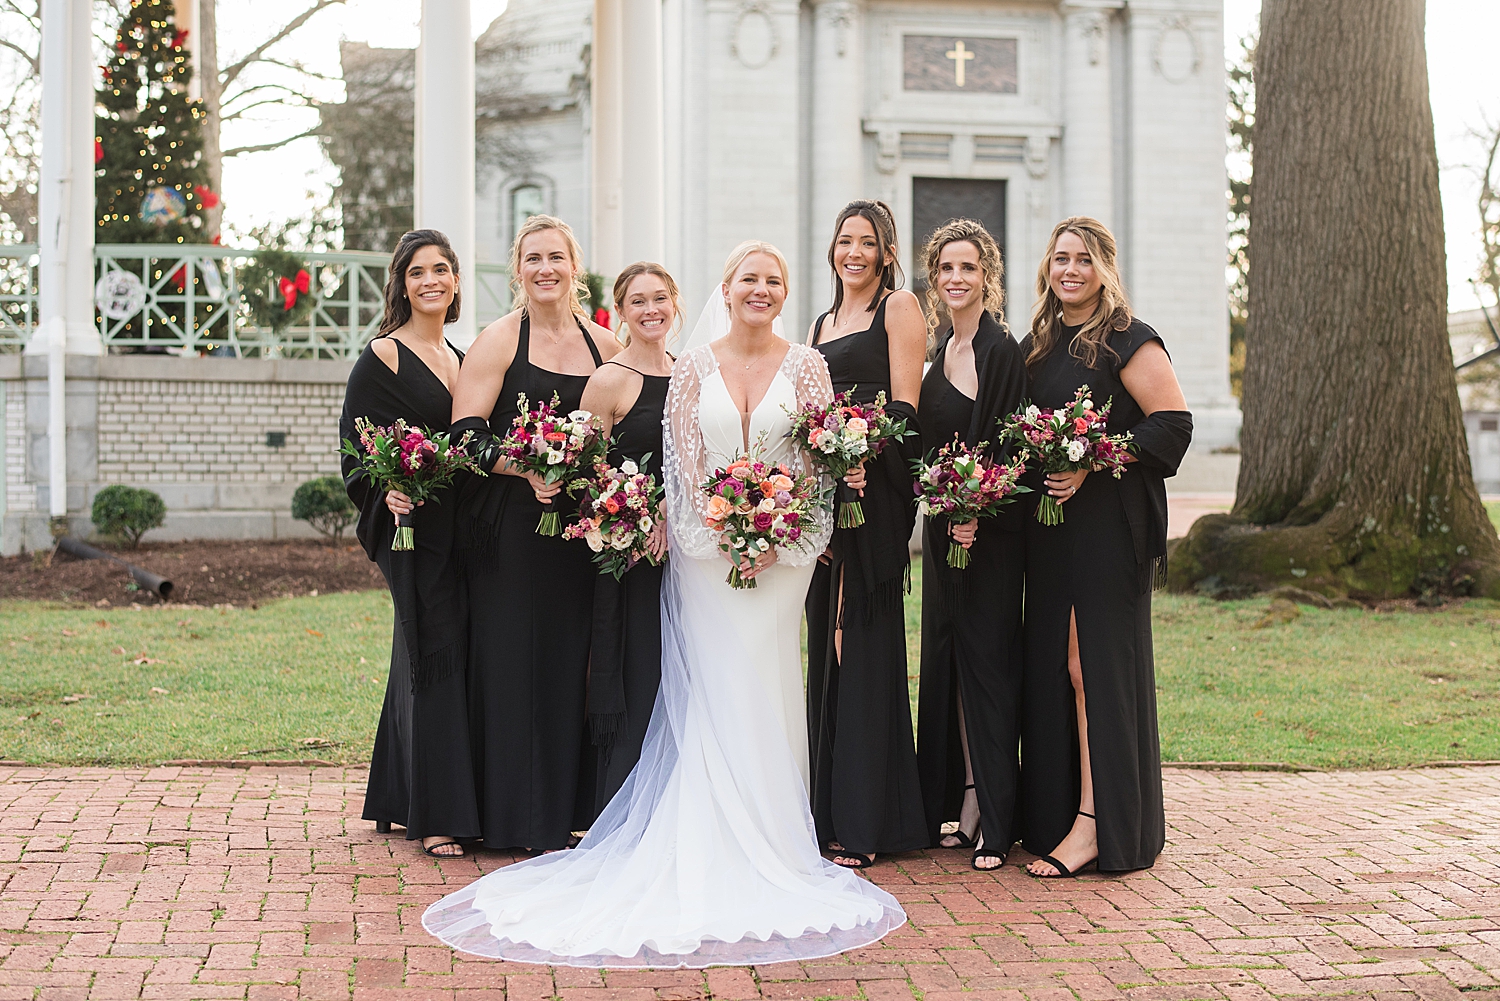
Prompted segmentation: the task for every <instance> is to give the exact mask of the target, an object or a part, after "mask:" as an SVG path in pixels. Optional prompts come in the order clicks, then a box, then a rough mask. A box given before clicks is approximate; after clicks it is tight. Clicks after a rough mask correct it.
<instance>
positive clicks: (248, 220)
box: [219, 0, 1500, 310]
mask: <svg viewBox="0 0 1500 1001" xmlns="http://www.w3.org/2000/svg"><path fill="white" fill-rule="evenodd" d="M303 6H304V4H303V0H256V2H255V3H253V4H250V3H244V4H220V6H219V11H220V13H219V17H220V25H221V27H220V51H221V55H222V57H224V58H225V59H226V61H227V60H228V59H230V58H233V56H234V55H235V54H236V51H237V46H236V44H235V43H236V41H237V40H238V41H240V42H242V43H243V45H242V46H239V47H246V48H248V47H249V46H251V45H254V44H255V43H256V42H258V41H259V40H260V39H261V38H263V37H264V35H263V31H264V27H263V26H264V25H267V24H275V23H284V21H285V18H281V17H280V15H281V13H282V12H283V11H285V12H286V16H287V17H288V18H289V17H290V16H292V14H294V13H295V12H296V11H298V10H300V9H302V8H303ZM420 7H421V5H420V4H419V3H418V2H417V0H349V2H348V3H347V4H344V5H343V6H341V7H332V8H329V9H328V10H326V11H325V12H323V13H322V14H320V15H318V17H317V18H316V19H314V20H313V21H311V22H309V24H308V25H307V26H306V27H305V28H304V29H303V30H302V32H300V33H299V34H298V36H297V37H296V39H295V40H294V41H292V42H289V43H287V44H286V45H285V46H284V47H283V48H282V50H281V51H279V52H278V53H277V54H278V55H280V56H281V58H283V59H300V60H302V61H304V62H305V63H307V64H308V65H309V66H311V67H313V68H315V69H319V70H321V71H322V72H324V73H327V74H328V75H331V76H336V75H337V74H338V42H339V39H340V38H346V39H350V40H352V41H363V42H368V43H369V44H371V45H375V46H381V47H390V48H396V47H412V46H415V45H416V44H417V38H418V24H417V16H418V12H419V11H420ZM471 9H472V11H473V24H474V34H475V35H476V36H477V35H478V34H479V33H480V32H481V31H483V30H484V28H485V27H487V26H488V25H489V23H490V22H491V21H492V20H494V18H495V17H497V16H499V14H500V12H501V11H502V10H504V9H505V0H471ZM1259 12H1260V0H1224V36H1225V51H1226V52H1227V53H1231V54H1232V53H1234V52H1236V51H1237V50H1238V39H1239V38H1240V36H1242V35H1243V34H1244V33H1245V32H1246V31H1248V30H1249V29H1250V28H1251V27H1252V26H1253V25H1254V23H1255V20H1256V18H1257V17H1258V15H1259ZM1496 39H1500V2H1497V0H1427V56H1428V74H1429V78H1430V84H1431V92H1432V110H1433V121H1434V126H1435V130H1436V134H1437V149H1438V162H1439V165H1440V167H1441V169H1442V190H1443V215H1444V226H1445V228H1446V231H1447V238H1448V285H1449V292H1448V296H1449V298H1448V303H1449V308H1450V309H1452V310H1467V309H1473V308H1474V307H1475V306H1476V305H1478V303H1477V301H1476V300H1475V298H1474V292H1473V289H1472V288H1471V286H1470V285H1469V281H1468V280H1469V278H1470V277H1472V276H1473V275H1474V273H1475V270H1476V268H1477V267H1478V264H1479V257H1480V242H1479V215H1478V209H1477V207H1476V205H1475V202H1476V200H1477V198H1478V195H1479V181H1478V176H1477V168H1478V166H1479V163H1480V158H1481V156H1482V155H1483V149H1482V147H1481V146H1480V144H1479V143H1478V142H1477V141H1476V140H1475V139H1474V138H1473V136H1472V135H1471V134H1470V130H1472V129H1475V128H1479V127H1481V126H1482V125H1483V124H1484V122H1485V121H1486V120H1488V121H1491V122H1500V83H1497V78H1496V77H1495V75H1494V74H1493V73H1492V72H1490V71H1487V70H1486V69H1485V67H1486V66H1492V65H1493V63H1494V54H1495V40H1496ZM341 90H342V88H341V87H339V86H338V85H337V84H332V83H331V84H328V85H326V86H325V88H324V92H323V93H322V94H320V96H322V97H324V98H327V99H332V100H338V99H340V98H341V96H342V93H341ZM303 114H304V115H306V116H308V119H309V121H308V124H311V116H312V114H313V113H312V112H304V113H303ZM278 117H279V118H280V120H279V121H275V122H247V123H242V124H231V125H229V126H227V127H226V129H225V133H226V134H225V137H224V140H225V142H224V144H225V146H226V147H227V146H234V145H239V144H241V143H247V144H248V143H251V142H263V141H265V140H266V138H267V137H268V136H270V135H273V134H278V133H279V134H286V132H285V131H283V130H287V127H288V123H287V122H286V115H285V113H284V112H282V113H281V114H280V115H279V116H278ZM302 127H306V126H305V125H304V126H302ZM300 130H301V129H300V128H293V129H290V130H288V131H292V132H293V133H295V132H296V131H300ZM224 174H225V180H224V187H225V192H224V194H225V218H226V222H227V223H228V225H229V226H230V228H231V230H232V231H239V232H243V231H245V230H246V229H248V228H249V227H250V226H253V225H256V224H258V223H262V222H266V221H269V220H273V219H280V218H285V217H287V216H289V215H293V214H295V213H297V212H298V210H299V207H300V206H302V205H303V204H305V198H306V194H307V192H309V191H312V192H314V194H315V197H319V198H327V197H328V195H329V191H330V185H331V183H332V182H333V180H334V179H335V177H334V172H333V170H332V168H331V167H330V166H329V165H328V163H327V161H326V159H325V158H324V157H323V155H322V153H321V152H320V151H319V149H318V147H317V144H316V143H315V141H314V140H311V139H307V140H303V141H301V142H298V143H295V144H293V145H291V146H289V147H286V148H284V149H282V150H278V151H275V152H271V153H261V154H255V155H252V156H244V157H239V158H238V159H237V160H232V161H230V162H229V163H227V164H226V165H225V170H224ZM1487 304H1488V302H1487Z"/></svg>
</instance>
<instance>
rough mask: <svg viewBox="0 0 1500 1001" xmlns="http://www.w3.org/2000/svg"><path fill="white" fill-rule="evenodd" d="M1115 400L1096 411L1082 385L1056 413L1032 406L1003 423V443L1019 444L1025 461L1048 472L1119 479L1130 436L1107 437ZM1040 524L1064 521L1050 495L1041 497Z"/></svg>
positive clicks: (1038, 512) (1105, 402)
mask: <svg viewBox="0 0 1500 1001" xmlns="http://www.w3.org/2000/svg"><path fill="white" fill-rule="evenodd" d="M1113 402H1114V398H1113V397H1111V398H1110V399H1108V400H1105V401H1104V406H1103V407H1102V408H1100V409H1098V410H1095V409H1094V401H1093V400H1092V399H1091V398H1090V397H1089V387H1088V385H1087V384H1085V385H1082V386H1079V387H1078V392H1076V393H1074V394H1073V402H1072V403H1069V404H1068V405H1067V406H1064V407H1058V408H1057V409H1056V410H1043V409H1041V408H1040V407H1036V406H1032V405H1028V406H1026V407H1023V408H1022V409H1021V410H1018V411H1016V412H1015V413H1013V414H1011V415H1010V416H1009V417H1007V418H1005V419H1004V420H1003V421H1002V422H1001V423H1002V425H1003V427H1004V430H1003V431H1002V432H1001V435H1002V437H1003V438H1004V439H1006V440H1008V441H1011V442H1014V443H1015V444H1016V445H1017V446H1019V451H1018V452H1017V453H1016V454H1017V456H1018V457H1019V458H1020V459H1021V460H1023V461H1030V460H1031V459H1033V458H1034V459H1036V460H1037V461H1038V462H1039V463H1040V464H1041V467H1042V472H1044V473H1071V472H1075V471H1077V470H1079V469H1087V470H1089V471H1091V472H1107V473H1109V474H1111V475H1112V476H1114V478H1115V479H1117V480H1118V479H1119V478H1120V474H1121V473H1123V472H1124V471H1125V461H1126V458H1127V457H1128V456H1129V455H1130V447H1131V446H1130V432H1129V431H1126V432H1125V433H1124V434H1117V435H1111V434H1109V433H1108V427H1109V408H1110V405H1111V404H1112V403H1113ZM1036 520H1037V521H1039V522H1041V523H1042V524H1044V525H1060V524H1062V523H1063V520H1064V519H1063V511H1062V507H1061V505H1059V504H1058V503H1057V501H1056V500H1055V499H1054V498H1053V497H1052V495H1051V494H1048V493H1043V494H1042V502H1041V503H1040V504H1038V505H1037V508H1036Z"/></svg>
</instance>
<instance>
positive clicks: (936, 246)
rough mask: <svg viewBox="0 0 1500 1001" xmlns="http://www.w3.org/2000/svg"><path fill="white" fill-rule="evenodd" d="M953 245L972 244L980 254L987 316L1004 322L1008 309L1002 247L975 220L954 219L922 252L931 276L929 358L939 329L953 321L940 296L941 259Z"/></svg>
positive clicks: (946, 223)
mask: <svg viewBox="0 0 1500 1001" xmlns="http://www.w3.org/2000/svg"><path fill="white" fill-rule="evenodd" d="M950 243H971V244H973V245H974V249H976V250H978V251H979V267H980V269H981V270H982V271H983V272H984V309H985V312H987V313H993V314H994V315H995V317H996V319H1000V318H1002V314H1003V311H1004V309H1005V259H1004V258H1003V257H1001V256H1000V245H999V244H998V243H996V242H995V238H994V237H993V236H991V235H990V231H989V230H987V229H985V228H984V224H983V223H979V222H975V221H974V220H973V219H951V220H949V221H948V222H945V223H943V225H941V226H939V227H938V228H937V229H936V230H934V231H933V234H932V236H930V237H929V238H928V240H927V246H925V247H923V248H922V264H923V268H924V270H926V272H927V292H926V293H925V298H926V300H927V302H926V307H927V308H926V309H925V311H924V312H926V314H927V352H928V354H931V353H932V349H933V348H934V347H935V346H936V343H937V329H938V327H940V326H942V323H943V320H944V319H948V320H950V321H951V319H952V318H951V317H950V316H949V315H948V307H947V304H945V303H944V302H943V299H942V296H941V294H939V292H938V259H939V258H940V257H942V256H943V248H944V247H946V246H948V244H950Z"/></svg>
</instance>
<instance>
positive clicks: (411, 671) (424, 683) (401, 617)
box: [339, 338, 480, 840]
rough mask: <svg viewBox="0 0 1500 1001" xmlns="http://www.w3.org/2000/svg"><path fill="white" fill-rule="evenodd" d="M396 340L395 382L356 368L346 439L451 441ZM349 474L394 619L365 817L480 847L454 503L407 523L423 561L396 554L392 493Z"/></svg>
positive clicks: (387, 374)
mask: <svg viewBox="0 0 1500 1001" xmlns="http://www.w3.org/2000/svg"><path fill="white" fill-rule="evenodd" d="M392 340H393V341H394V343H395V345H396V355H397V358H398V362H397V367H398V369H399V371H397V372H392V371H391V370H390V367H389V366H387V365H386V363H385V362H383V361H381V360H380V358H379V356H377V355H376V354H375V352H374V350H372V349H371V348H369V347H366V348H365V350H364V353H363V354H361V355H360V357H359V360H358V361H357V362H355V363H354V369H353V371H351V372H350V374H349V385H348V389H347V390H346V393H345V396H344V411H343V415H342V416H341V417H340V418H339V437H340V438H342V439H348V440H351V441H355V442H357V441H358V440H359V437H358V433H357V432H356V431H355V430H354V420H355V418H357V417H366V418H368V419H369V420H371V421H373V422H374V423H376V424H379V425H382V426H389V425H391V424H393V423H395V421H396V420H397V418H405V419H406V421H407V423H409V424H415V425H420V426H422V427H426V428H429V429H431V430H433V431H447V430H448V422H449V420H450V418H451V417H452V416H453V399H452V397H451V396H449V394H448V388H447V387H446V386H444V385H443V381H442V380H441V379H439V378H438V377H437V376H436V375H434V374H433V372H432V370H431V369H429V368H428V367H427V365H426V364H425V363H424V362H423V361H422V359H421V358H420V357H418V356H417V354H416V352H414V351H412V350H411V349H410V348H408V347H407V346H406V345H405V344H402V343H401V342H400V341H399V340H395V339H394V338H392ZM449 347H450V348H452V345H449ZM453 353H454V354H456V355H457V356H458V358H459V361H460V362H462V360H463V352H461V351H459V350H458V349H457V348H453ZM342 468H343V474H344V484H345V487H346V489H347V490H348V492H349V499H350V500H352V501H353V502H354V503H355V505H356V506H357V507H358V508H359V511H360V514H359V524H358V528H357V529H356V533H357V535H358V537H359V541H360V544H361V545H362V546H364V548H365V552H366V553H368V554H369V556H370V559H372V560H374V561H375V562H376V563H377V564H379V566H380V570H381V572H382V573H383V574H384V575H385V579H386V583H387V585H388V586H389V587H390V589H391V599H392V603H393V604H394V605H395V613H396V625H395V630H394V634H393V636H392V638H391V670H390V677H389V680H388V681H387V682H386V686H385V704H384V705H383V706H382V707H381V710H380V725H379V728H378V729H377V730H376V732H375V752H374V754H373V755H372V756H371V759H370V779H369V782H368V785H367V787H366V789H365V806H364V812H363V814H362V815H363V817H364V819H366V820H373V821H375V822H376V823H377V824H379V825H380V826H381V828H382V829H386V830H388V829H389V825H391V824H399V825H401V826H402V827H405V828H406V837H407V839H408V840H414V839H416V838H425V837H434V836H439V835H447V836H449V837H454V838H462V839H469V838H476V837H478V836H479V834H480V825H479V809H478V803H477V801H476V800H475V795H474V776H473V773H472V771H471V769H470V758H469V753H470V752H469V718H468V697H467V694H466V691H465V684H464V662H465V652H466V650H467V643H466V642H465V641H466V639H467V634H466V630H467V628H468V621H467V620H468V614H467V595H466V593H465V591H464V589H463V587H462V585H461V584H460V582H459V577H458V572H457V560H458V553H457V551H456V548H455V544H454V527H455V521H456V519H455V515H456V511H457V507H458V505H457V504H456V503H455V499H454V497H453V496H452V494H453V491H452V490H451V489H450V490H444V491H441V492H440V493H439V495H438V496H436V497H433V498H432V499H430V500H428V501H427V503H425V504H423V505H422V506H421V507H419V508H417V509H416V511H414V512H413V513H412V523H413V527H414V530H415V536H416V549H415V550H412V551H405V552H395V551H393V550H392V549H391V541H392V539H394V538H395V533H396V519H395V517H394V516H393V515H392V514H391V512H390V509H389V508H387V507H386V506H385V491H383V490H381V489H379V488H378V487H376V486H375V485H374V484H372V483H371V482H370V481H369V480H368V479H366V478H365V476H364V473H363V472H362V471H361V469H360V467H359V466H358V464H357V463H356V462H355V460H354V458H353V457H352V456H347V455H346V456H344V458H343V463H342Z"/></svg>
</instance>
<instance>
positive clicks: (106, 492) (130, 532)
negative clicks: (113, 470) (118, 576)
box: [90, 483, 167, 549]
mask: <svg viewBox="0 0 1500 1001" xmlns="http://www.w3.org/2000/svg"><path fill="white" fill-rule="evenodd" d="M90 516H91V517H92V518H93V521H94V527H95V528H97V529H98V530H99V531H100V532H101V533H102V534H104V535H111V536H114V537H115V538H117V539H119V540H121V541H122V542H128V543H129V544H130V546H131V548H132V549H133V548H135V547H136V546H139V545H140V544H141V536H143V535H145V534H146V533H147V532H149V531H150V530H151V529H153V528H157V527H159V526H160V525H161V523H162V521H163V520H165V519H166V516H167V505H166V504H165V503H164V502H163V501H162V499H161V496H160V495H159V494H157V493H156V492H155V491H153V490H145V489H139V490H138V489H136V488H135V487H127V486H125V485H124V484H123V483H116V484H115V485H113V486H108V487H105V488H104V489H103V490H101V491H99V492H98V493H97V494H95V495H94V507H93V510H92V511H91V512H90Z"/></svg>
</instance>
